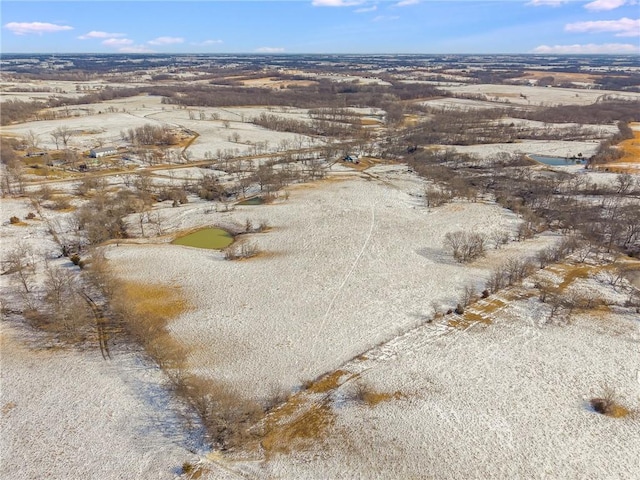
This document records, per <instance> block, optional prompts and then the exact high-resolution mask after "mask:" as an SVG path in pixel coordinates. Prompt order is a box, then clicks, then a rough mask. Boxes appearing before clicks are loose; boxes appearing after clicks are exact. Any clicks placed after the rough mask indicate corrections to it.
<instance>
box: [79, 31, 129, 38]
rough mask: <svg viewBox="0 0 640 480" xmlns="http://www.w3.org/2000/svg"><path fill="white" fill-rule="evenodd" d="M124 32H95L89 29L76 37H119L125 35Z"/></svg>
mask: <svg viewBox="0 0 640 480" xmlns="http://www.w3.org/2000/svg"><path fill="white" fill-rule="evenodd" d="M126 36H127V34H126V33H109V32H96V31H95V30H94V31H91V32H89V33H85V34H84V35H80V36H79V37H78V38H79V39H80V40H88V39H90V38H120V37H126Z"/></svg>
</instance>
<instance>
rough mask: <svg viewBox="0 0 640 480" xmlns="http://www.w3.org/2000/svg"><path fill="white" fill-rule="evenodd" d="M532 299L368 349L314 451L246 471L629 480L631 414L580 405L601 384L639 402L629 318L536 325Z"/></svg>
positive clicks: (639, 457)
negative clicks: (465, 323)
mask: <svg viewBox="0 0 640 480" xmlns="http://www.w3.org/2000/svg"><path fill="white" fill-rule="evenodd" d="M537 303H538V302H536V301H535V300H529V301H525V300H523V301H512V302H510V304H509V306H508V307H507V308H506V309H505V311H503V312H497V313H496V314H495V315H493V320H494V322H495V323H494V324H492V325H489V326H480V325H476V326H475V327H473V328H471V329H469V330H467V331H465V332H461V331H458V330H453V331H451V330H446V329H443V328H442V327H441V326H439V325H434V326H432V325H428V326H424V327H421V328H420V329H418V330H417V331H414V332H412V333H411V334H410V335H407V336H405V337H402V338H399V339H397V341H394V342H392V343H391V344H390V345H387V346H385V347H384V348H382V349H380V350H379V351H374V352H371V354H370V353H369V352H368V353H367V356H368V357H369V359H368V360H364V361H362V362H353V364H352V365H348V366H346V368H343V369H342V371H344V378H348V377H349V375H352V374H359V377H358V378H357V379H356V380H353V381H350V382H347V383H345V384H344V385H343V386H342V387H340V388H338V389H336V390H334V391H333V392H331V394H330V398H331V402H333V405H334V406H333V407H332V410H331V412H332V413H331V414H332V415H334V417H331V426H330V427H328V429H329V432H328V433H327V434H326V438H325V441H324V442H323V443H322V444H321V446H320V447H319V448H317V449H310V450H302V451H297V450H296V449H295V448H294V449H292V450H293V452H292V453H289V454H288V455H285V454H281V455H275V456H274V457H273V458H272V459H270V461H268V462H266V469H264V470H258V469H254V470H249V471H250V472H251V473H252V474H253V475H254V476H255V478H274V477H275V478H282V477H286V478H336V479H338V478H344V479H348V478H377V479H387V478H443V479H445V478H447V479H448V478H450V479H455V478H469V479H470V478H474V479H476V478H501V479H507V478H540V479H542V478H576V479H577V478H616V479H630V478H635V477H636V476H637V473H638V471H640V419H639V418H638V417H637V415H636V416H631V417H626V418H622V419H615V418H609V417H605V416H602V415H599V414H597V413H595V412H594V411H593V410H592V409H591V408H590V407H589V404H588V401H589V399H591V398H594V397H595V396H598V395H602V392H603V385H610V386H615V388H616V391H617V392H618V394H619V399H620V401H622V402H623V403H625V404H626V405H632V406H636V407H637V406H638V402H639V401H640V382H638V379H637V375H638V372H639V370H638V368H639V365H640V364H639V361H640V353H639V352H638V341H640V332H639V326H638V320H637V319H636V320H635V322H634V321H633V320H630V319H629V317H626V318H625V317H616V316H611V317H608V318H607V320H604V319H602V320H598V319H594V318H582V319H580V320H576V321H574V322H572V324H571V325H567V326H538V324H537V322H538V320H539V316H543V315H545V314H546V312H544V311H541V310H540V308H539V306H538V305H537ZM605 322H606V323H605ZM614 325H615V327H614ZM356 382H364V383H366V384H367V385H369V386H370V387H371V388H373V389H375V390H376V391H378V392H387V393H389V394H394V393H395V392H399V394H400V395H397V394H396V396H397V398H391V399H390V400H387V401H382V402H381V403H379V404H377V405H375V406H370V405H367V404H366V403H364V404H363V403H362V402H358V401H354V400H349V398H350V388H352V387H353V384H354V383H356ZM351 398H352V395H351ZM344 399H347V400H344ZM211 478H214V477H211Z"/></svg>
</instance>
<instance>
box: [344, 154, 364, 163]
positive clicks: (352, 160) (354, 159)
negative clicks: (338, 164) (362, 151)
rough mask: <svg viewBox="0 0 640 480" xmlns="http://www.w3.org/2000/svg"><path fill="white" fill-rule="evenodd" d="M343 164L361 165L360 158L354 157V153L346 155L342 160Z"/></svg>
mask: <svg viewBox="0 0 640 480" xmlns="http://www.w3.org/2000/svg"><path fill="white" fill-rule="evenodd" d="M342 161H343V162H349V163H360V157H358V155H354V154H352V153H350V154H348V155H345V156H344V157H343V158H342Z"/></svg>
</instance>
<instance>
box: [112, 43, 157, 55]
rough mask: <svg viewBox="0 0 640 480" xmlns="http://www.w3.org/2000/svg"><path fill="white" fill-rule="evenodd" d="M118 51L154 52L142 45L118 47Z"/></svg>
mask: <svg viewBox="0 0 640 480" xmlns="http://www.w3.org/2000/svg"><path fill="white" fill-rule="evenodd" d="M118 51H119V52H120V53H154V52H155V51H154V50H151V49H150V48H148V47H146V46H144V45H133V46H131V47H122V48H120V49H118Z"/></svg>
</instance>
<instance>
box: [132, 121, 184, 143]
mask: <svg viewBox="0 0 640 480" xmlns="http://www.w3.org/2000/svg"><path fill="white" fill-rule="evenodd" d="M120 136H121V137H122V139H123V140H126V141H129V142H131V143H133V144H134V145H175V144H176V143H178V137H177V135H176V134H175V132H174V131H173V129H171V128H170V127H168V126H167V125H153V124H151V123H147V124H145V125H142V126H141V127H136V128H130V129H128V130H127V131H126V132H125V131H124V130H123V131H121V132H120Z"/></svg>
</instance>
